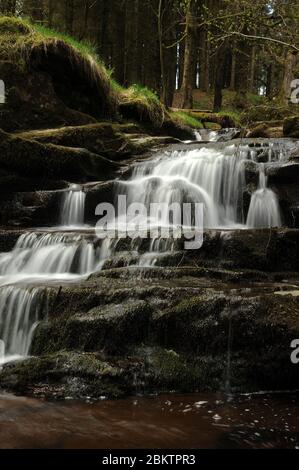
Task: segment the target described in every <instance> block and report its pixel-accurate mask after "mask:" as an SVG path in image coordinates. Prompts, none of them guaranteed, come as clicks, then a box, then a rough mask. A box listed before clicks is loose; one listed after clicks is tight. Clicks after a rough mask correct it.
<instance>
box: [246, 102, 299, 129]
mask: <svg viewBox="0 0 299 470" xmlns="http://www.w3.org/2000/svg"><path fill="white" fill-rule="evenodd" d="M290 115H292V111H291V110H290V109H289V108H287V107H285V106H279V105H275V104H268V105H259V106H251V107H249V108H248V109H246V111H244V113H242V115H241V123H242V124H244V125H249V124H253V123H256V122H264V121H282V120H283V119H284V118H285V117H287V116H290Z"/></svg>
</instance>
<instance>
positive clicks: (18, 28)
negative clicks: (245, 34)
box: [0, 16, 32, 36]
mask: <svg viewBox="0 0 299 470" xmlns="http://www.w3.org/2000/svg"><path fill="white" fill-rule="evenodd" d="M31 33H32V29H31V28H30V26H29V25H28V24H27V23H26V22H24V21H22V20H20V19H18V18H14V17H8V16H3V17H0V35H1V36H5V35H6V36H10V35H22V36H24V35H30V34H31Z"/></svg>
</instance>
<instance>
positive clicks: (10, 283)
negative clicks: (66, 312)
mask: <svg viewBox="0 0 299 470" xmlns="http://www.w3.org/2000/svg"><path fill="white" fill-rule="evenodd" d="M102 254H103V255H104V256H105V254H106V251H105V250H104V252H103V253H102ZM100 257H101V250H100V249H99V248H95V247H94V244H93V243H92V242H89V241H87V240H85V239H83V238H82V237H81V236H80V235H72V234H63V233H47V234H43V233H31V232H30V233H26V234H23V235H21V237H20V238H19V240H18V241H17V243H16V246H15V248H14V250H13V251H12V252H10V253H2V254H0V350H1V351H0V352H2V355H1V357H0V365H1V364H4V363H7V362H10V361H12V360H15V359H18V358H24V357H26V356H27V355H28V354H29V352H30V345H31V342H32V338H33V333H34V330H35V328H36V325H37V324H38V321H40V319H41V317H42V314H43V310H44V309H43V308H42V307H43V296H44V293H45V289H44V288H42V287H41V288H33V287H31V286H32V285H36V284H38V283H40V284H45V283H46V284H50V283H51V282H54V283H59V284H61V283H67V282H74V281H79V280H81V279H82V278H85V277H86V276H88V275H89V274H91V273H92V272H93V271H95V270H96V269H98V268H100V267H101V260H100ZM24 284H28V285H29V286H28V287H27V288H26V287H24ZM21 286H22V287H21Z"/></svg>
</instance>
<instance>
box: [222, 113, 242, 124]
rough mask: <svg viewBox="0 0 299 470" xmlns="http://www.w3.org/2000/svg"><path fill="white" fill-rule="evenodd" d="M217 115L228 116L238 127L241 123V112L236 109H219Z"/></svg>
mask: <svg viewBox="0 0 299 470" xmlns="http://www.w3.org/2000/svg"><path fill="white" fill-rule="evenodd" d="M218 114H219V116H228V117H230V118H231V119H232V121H234V122H235V123H236V126H237V127H238V126H239V125H240V124H241V113H240V112H238V111H237V110H234V111H220V113H218Z"/></svg>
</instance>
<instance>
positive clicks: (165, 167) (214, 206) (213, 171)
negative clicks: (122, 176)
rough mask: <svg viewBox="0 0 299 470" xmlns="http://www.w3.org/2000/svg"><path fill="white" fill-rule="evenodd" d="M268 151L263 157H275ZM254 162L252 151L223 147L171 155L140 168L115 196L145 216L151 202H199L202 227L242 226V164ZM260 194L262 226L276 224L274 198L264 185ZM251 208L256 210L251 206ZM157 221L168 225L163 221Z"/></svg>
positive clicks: (244, 186)
mask: <svg viewBox="0 0 299 470" xmlns="http://www.w3.org/2000/svg"><path fill="white" fill-rule="evenodd" d="M267 152H268V153H269V156H268V157H267V158H279V156H278V155H277V154H275V153H274V151H273V149H271V148H270V150H269V149H267ZM271 153H272V155H271ZM257 158H258V152H257V151H256V150H254V149H252V148H250V147H248V146H240V147H236V146H235V145H229V146H223V148H222V149H221V150H219V148H207V147H203V148H200V149H195V150H189V151H181V152H179V151H175V152H171V153H168V154H166V155H165V154H164V155H163V156H162V157H160V158H158V159H156V160H155V161H149V162H143V163H141V164H140V165H138V166H137V167H136V169H135V171H134V173H133V176H132V178H131V179H130V180H129V181H128V182H120V183H119V193H121V194H126V196H127V203H128V205H130V204H132V203H136V202H139V203H142V204H144V205H145V206H146V207H147V210H148V212H149V211H150V205H151V204H152V203H160V204H161V203H167V204H172V203H179V204H183V203H186V202H193V203H195V202H198V203H203V204H204V225H205V228H211V229H214V228H217V229H223V228H225V229H234V228H246V214H244V212H243V194H244V191H245V190H246V178H245V177H246V174H245V162H246V161H248V160H253V161H256V160H257ZM256 164H257V165H263V164H259V163H256ZM262 167H263V166H262ZM264 190H265V191H264V195H265V196H267V197H265V198H264V199H263V200H262V202H261V204H262V205H264V203H265V211H264V213H268V214H269V216H267V218H264V223H265V225H264V226H265V227H267V226H269V221H270V224H274V225H275V226H279V225H281V220H280V218H279V217H278V215H277V212H278V213H279V208H278V204H276V205H275V204H273V203H272V204H270V196H271V198H272V201H273V200H274V199H275V195H274V193H273V192H272V191H270V190H266V187H265V188H264ZM255 195H256V193H255ZM255 195H254V196H253V199H255ZM252 210H253V211H255V209H254V208H253V209H252ZM258 212H259V213H260V212H261V211H260V210H259V211H258ZM160 222H161V224H163V223H165V224H167V223H169V221H168V220H167V219H165V220H161V221H160ZM253 223H254V224H253V228H256V227H260V224H261V223H263V218H262V219H261V217H260V216H259V217H258V219H257V220H256V223H257V225H255V221H254V220H253Z"/></svg>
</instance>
